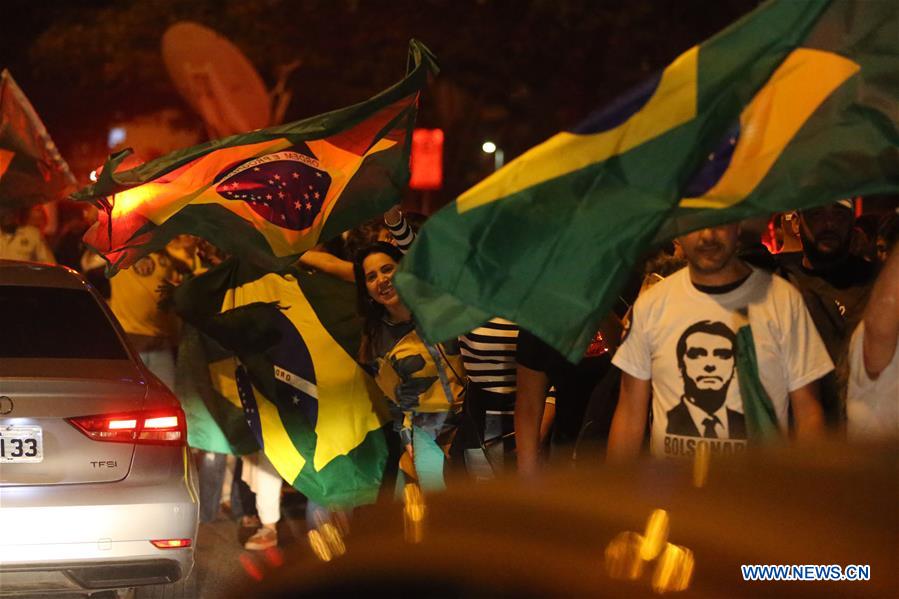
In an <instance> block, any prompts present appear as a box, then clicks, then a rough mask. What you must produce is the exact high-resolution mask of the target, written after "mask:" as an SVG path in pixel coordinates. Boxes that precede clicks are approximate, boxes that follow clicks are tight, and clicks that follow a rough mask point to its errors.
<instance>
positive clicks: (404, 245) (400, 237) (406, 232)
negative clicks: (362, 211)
mask: <svg viewBox="0 0 899 599" xmlns="http://www.w3.org/2000/svg"><path fill="white" fill-rule="evenodd" d="M384 226H386V227H387V230H388V231H390V234H391V235H393V238H394V239H395V240H396V247H398V248H399V249H400V251H401V252H403V253H404V254H405V253H406V252H408V251H409V248H410V247H411V246H412V242H413V241H415V231H413V230H412V227H410V226H409V223H408V221H406V218H405V217H404V216H402V215H401V216H400V222H398V223H396V224H395V225H388V224H387V221H384Z"/></svg>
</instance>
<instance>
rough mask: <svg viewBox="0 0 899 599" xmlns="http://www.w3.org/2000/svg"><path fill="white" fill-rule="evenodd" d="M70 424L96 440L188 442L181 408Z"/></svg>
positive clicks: (84, 419) (91, 418)
mask: <svg viewBox="0 0 899 599" xmlns="http://www.w3.org/2000/svg"><path fill="white" fill-rule="evenodd" d="M68 421H69V422H70V423H71V424H72V425H73V426H75V428H77V429H78V430H80V431H81V432H82V433H84V434H85V435H87V436H88V437H90V438H91V439H94V440H95V441H110V442H113V443H147V444H153V445H182V444H184V443H186V442H187V429H186V428H185V424H184V412H183V411H182V410H181V408H180V407H171V408H164V409H159V410H147V411H143V412H128V413H124V414H98V415H95V416H78V417H76V418H69V419H68Z"/></svg>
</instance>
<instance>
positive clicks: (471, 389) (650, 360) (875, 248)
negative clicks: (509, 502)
mask: <svg viewBox="0 0 899 599" xmlns="http://www.w3.org/2000/svg"><path fill="white" fill-rule="evenodd" d="M896 204H897V203H896V201H895V199H894V200H893V201H892V204H891V207H890V208H889V209H888V210H887V211H885V212H881V213H879V214H865V215H863V216H861V217H858V215H857V211H856V205H855V201H854V200H848V199H847V200H841V201H839V202H836V203H833V204H830V205H827V206H822V207H819V208H813V209H808V210H802V211H798V212H787V213H780V214H776V215H774V216H773V217H772V219H771V221H770V223H769V227H768V230H767V231H766V232H765V234H764V236H763V237H764V242H765V243H764V244H763V243H762V241H763V240H762V239H761V238H760V235H759V233H758V232H757V231H750V230H744V229H742V228H741V226H740V225H739V224H731V225H725V226H720V227H714V228H708V229H702V230H699V231H694V232H691V233H688V234H686V235H683V236H681V237H679V238H677V239H675V240H674V241H673V242H672V243H671V244H670V245H669V246H668V247H665V248H662V249H661V250H658V251H657V252H655V253H654V254H653V255H651V256H648V257H647V259H646V260H645V262H644V263H643V264H641V265H640V267H639V269H638V271H637V272H635V273H634V277H633V281H632V282H631V283H629V285H628V286H627V287H626V288H625V289H624V290H623V291H622V292H621V297H620V302H619V303H618V305H616V307H615V308H614V309H613V310H612V311H611V312H609V314H607V315H606V316H605V317H604V318H603V319H602V320H601V322H600V323H598V324H597V325H596V331H595V332H594V334H593V336H592V341H591V343H590V344H589V346H588V347H587V348H586V350H585V352H584V355H583V357H582V359H581V360H580V361H579V362H578V363H577V364H572V363H570V362H568V361H567V360H565V359H564V358H563V357H562V355H561V354H559V353H558V352H557V351H556V350H554V349H553V348H552V347H550V346H549V345H547V344H546V343H544V342H543V341H541V340H540V339H539V338H537V337H536V336H534V335H532V334H530V333H529V332H528V331H526V330H520V329H519V327H518V325H517V324H515V323H513V322H510V321H509V320H506V319H503V318H498V317H497V318H494V319H492V320H490V321H489V322H486V323H484V324H483V325H482V326H481V327H479V328H477V329H475V330H473V331H471V332H469V333H468V334H466V335H463V336H462V337H460V338H459V339H456V340H451V341H447V342H444V343H439V344H429V343H427V342H425V341H424V339H423V337H422V336H421V335H420V333H419V331H418V329H417V327H416V323H415V320H414V318H413V315H412V314H411V313H410V311H409V309H408V308H407V307H406V306H405V305H404V303H403V301H402V298H401V297H400V296H399V294H398V293H397V291H396V289H395V288H394V286H393V284H392V279H393V275H394V273H395V272H396V270H397V267H398V265H399V263H400V262H401V261H402V259H403V255H404V253H405V252H406V251H407V250H408V249H409V247H410V246H411V245H412V244H413V243H414V239H415V235H416V230H417V229H418V227H419V226H420V225H421V222H422V221H423V220H424V217H422V216H420V215H416V214H407V215H403V214H402V213H401V212H400V211H399V209H398V208H394V209H391V210H390V211H389V212H388V213H386V214H385V215H384V218H383V219H376V220H374V221H371V222H369V223H366V224H365V225H363V226H361V227H359V228H357V229H355V230H353V231H350V232H348V233H346V234H344V235H343V236H341V237H340V238H338V239H335V240H331V241H329V242H327V243H324V244H322V245H321V246H319V247H317V248H316V249H315V250H313V251H310V252H307V253H306V254H304V255H303V256H302V257H301V258H300V265H301V266H302V267H303V268H305V269H307V270H309V271H315V272H319V273H321V276H334V277H338V278H340V279H343V280H346V281H351V282H354V283H355V285H356V289H357V300H358V301H357V304H358V312H359V316H360V318H361V323H362V324H361V327H362V343H361V346H360V347H359V351H358V356H356V357H357V359H358V361H359V363H360V364H361V365H362V366H363V367H364V368H365V369H366V370H367V371H368V372H369V373H370V374H371V375H372V376H373V378H374V380H375V382H376V383H377V385H378V387H379V389H380V390H381V392H382V394H383V396H384V397H385V398H386V399H387V401H388V405H389V406H390V407H391V413H392V415H393V418H394V424H393V425H392V427H389V428H388V429H386V431H387V432H386V433H385V434H387V435H388V436H389V437H390V441H392V443H391V445H392V446H393V447H394V448H395V450H394V452H393V455H392V456H391V460H393V461H395V462H396V463H395V466H396V469H397V475H396V477H395V478H390V479H389V481H388V483H387V484H388V485H391V486H395V490H394V488H391V493H393V492H399V491H400V490H401V489H402V487H403V485H404V483H405V482H408V481H409V480H410V479H414V480H415V481H417V482H418V484H419V485H420V486H421V488H422V489H423V490H424V491H425V492H434V491H439V490H440V489H443V488H444V487H445V485H446V484H447V479H448V476H447V475H448V474H449V473H450V472H454V471H455V472H459V473H461V474H462V475H463V477H464V476H465V475H467V477H469V478H477V479H482V478H490V477H492V476H494V475H496V474H498V473H501V472H503V471H512V470H513V469H515V468H517V471H518V472H519V473H521V474H522V475H525V476H530V475H534V474H536V473H537V472H539V471H540V470H541V469H542V468H545V467H546V465H545V462H546V461H547V456H548V457H549V458H551V459H552V461H553V462H564V463H571V462H575V463H578V462H591V461H603V460H613V461H626V460H629V459H633V458H635V457H637V456H639V455H640V454H641V453H643V452H644V451H648V452H649V453H650V454H651V455H653V456H657V457H661V458H679V457H690V456H693V455H694V454H695V453H696V452H697V451H698V449H699V447H700V446H702V445H705V446H707V447H708V449H709V450H710V451H711V454H712V455H732V454H736V453H739V452H742V451H745V450H746V449H747V448H748V447H749V446H751V445H752V444H753V443H757V442H766V441H770V440H776V439H789V438H795V439H797V440H803V439H811V438H816V437H820V436H822V435H825V434H828V433H831V434H834V435H846V434H848V436H849V437H850V438H851V439H857V440H866V439H873V438H878V437H881V436H896V435H899V357H897V355H899V352H897V351H896V349H897V337H899V307H897V301H899V251H896V250H895V246H896V241H897V236H899V215H897V212H896V210H897V207H896ZM887 205H890V204H887ZM62 213H63V212H61V214H62ZM64 214H66V215H68V218H64V219H60V222H59V223H57V226H56V230H55V231H54V232H52V234H51V235H45V232H47V231H48V228H47V218H46V213H45V211H43V209H42V207H40V206H38V207H35V208H33V209H31V210H29V211H23V212H21V213H18V214H7V215H5V216H4V217H3V220H2V222H0V258H3V259H14V260H30V261H37V262H55V261H56V260H57V259H58V261H59V262H60V263H62V264H65V265H67V266H69V267H72V268H74V269H76V270H79V271H82V272H85V273H86V274H87V275H88V277H89V278H90V280H91V281H92V282H94V284H95V285H96V286H97V287H98V289H100V290H101V292H102V293H103V294H104V295H105V296H106V297H107V298H109V302H110V307H111V309H112V311H113V313H114V314H115V315H116V317H117V318H118V319H119V321H120V323H121V324H122V327H123V329H124V331H125V332H126V333H127V335H128V337H129V340H130V342H131V343H132V345H133V347H134V348H135V350H136V351H138V352H139V353H140V356H141V358H142V359H143V360H144V362H145V363H146V365H147V366H148V368H150V370H151V371H153V372H154V373H155V374H156V375H157V376H158V377H159V378H160V379H161V380H162V381H163V382H165V383H166V384H167V385H168V386H169V387H170V388H172V389H173V390H176V392H178V390H180V389H182V388H183V384H179V381H178V380H177V378H178V377H176V372H177V371H178V368H177V362H176V360H177V359H178V357H177V355H178V353H179V349H178V348H179V343H180V340H182V339H183V338H184V337H185V333H184V330H183V329H182V326H181V324H180V323H179V322H178V319H177V318H176V317H175V315H174V313H173V312H172V310H171V308H170V307H168V306H167V305H166V294H165V289H166V287H167V286H170V285H177V284H178V283H179V282H180V281H181V280H183V278H184V277H190V276H194V275H197V274H200V273H202V272H203V271H204V270H206V269H207V268H209V267H211V266H213V265H214V264H216V263H217V262H219V261H220V260H221V256H220V255H219V253H218V252H217V251H216V250H215V248H211V247H210V246H209V245H208V244H206V243H205V242H202V241H201V240H197V239H196V238H193V237H191V236H180V237H178V238H176V239H174V240H173V241H172V242H170V243H169V244H168V246H167V247H166V248H165V249H164V250H161V251H158V252H153V253H151V254H149V255H148V256H146V257H144V258H142V259H141V260H140V261H138V262H137V263H136V264H135V265H134V266H133V267H132V268H130V269H127V270H124V271H122V272H120V273H119V274H117V275H116V276H115V277H113V278H112V279H111V280H110V281H108V282H107V281H106V280H105V279H104V278H103V277H102V274H101V273H102V266H103V264H102V260H100V259H99V258H98V256H97V255H96V254H94V253H93V252H92V251H91V250H89V249H88V248H84V247H83V246H82V245H81V244H80V239H81V235H82V234H83V233H84V231H85V230H86V228H87V227H88V225H89V224H90V222H91V216H92V215H91V213H90V209H82V208H81V207H80V206H79V207H77V209H75V208H73V207H71V206H70V207H68V209H67V211H65V212H64ZM54 254H55V257H54ZM591 332H592V331H591ZM197 457H198V460H199V463H200V466H201V467H200V472H201V479H202V480H201V491H202V493H201V502H202V503H203V508H202V512H201V513H202V517H203V519H205V520H210V519H213V518H215V517H217V515H218V510H219V504H220V503H224V504H228V505H230V510H231V513H232V514H234V515H236V516H240V517H242V521H243V522H244V524H246V525H248V526H251V527H253V528H255V529H256V530H255V534H253V535H252V536H251V537H250V539H249V540H248V541H247V542H246V547H247V548H248V549H265V548H268V547H272V546H274V545H276V544H277V533H276V524H277V522H278V520H279V518H280V510H279V508H278V501H279V498H280V494H281V485H282V481H281V479H280V477H279V476H278V474H277V472H276V471H275V469H274V468H273V467H272V466H271V463H270V462H268V460H267V459H266V458H265V456H264V454H261V453H260V454H257V455H253V456H249V457H245V458H244V459H243V460H237V462H234V460H233V459H232V460H231V461H230V462H229V460H227V459H226V458H225V456H223V455H216V454H203V453H198V456H197ZM235 468H236V472H235ZM223 482H224V492H223ZM244 483H247V485H248V487H249V488H248V487H247V486H244ZM249 489H252V490H253V491H255V493H256V497H255V499H254V498H253V496H252V494H251V493H249ZM232 490H233V491H232ZM323 509H326V506H315V505H312V504H310V509H309V514H310V516H309V517H310V519H314V518H315V517H317V516H315V514H316V513H319V514H320V513H321V511H322V510H323Z"/></svg>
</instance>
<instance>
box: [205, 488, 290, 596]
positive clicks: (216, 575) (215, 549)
mask: <svg viewBox="0 0 899 599" xmlns="http://www.w3.org/2000/svg"><path fill="white" fill-rule="evenodd" d="M281 509H282V514H283V515H282V518H281V521H280V522H279V523H278V545H279V547H278V548H279V550H281V549H287V548H290V547H292V546H294V545H295V544H296V543H298V542H299V543H305V542H306V538H305V532H306V522H305V519H304V509H305V504H304V503H303V502H302V499H301V498H300V497H299V496H298V495H296V494H287V495H285V496H284V500H283V502H282V508H281ZM252 533H253V531H252V530H249V529H243V530H242V529H240V527H239V526H238V523H237V522H236V521H234V520H230V519H219V520H216V521H215V522H211V523H209V524H200V533H199V536H198V539H197V553H196V556H197V565H196V568H195V572H194V576H195V577H196V580H195V581H194V584H195V588H196V597H197V599H219V598H222V597H227V596H228V593H229V592H233V591H234V590H235V589H237V588H239V587H241V586H242V585H244V584H246V583H248V582H252V581H253V579H254V575H255V576H259V575H260V574H261V572H263V571H264V570H265V563H266V561H268V562H269V563H270V564H271V565H275V564H276V563H277V561H278V560H279V559H280V558H281V553H280V551H274V550H270V551H246V550H244V549H243V542H244V541H245V540H246V539H247V537H249V536H250V535H251V534H252ZM192 586H193V585H192Z"/></svg>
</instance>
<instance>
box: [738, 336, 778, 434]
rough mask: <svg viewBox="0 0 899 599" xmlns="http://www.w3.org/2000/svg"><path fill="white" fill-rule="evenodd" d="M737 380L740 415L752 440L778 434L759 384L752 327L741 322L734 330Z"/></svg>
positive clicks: (769, 407)
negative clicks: (741, 405)
mask: <svg viewBox="0 0 899 599" xmlns="http://www.w3.org/2000/svg"><path fill="white" fill-rule="evenodd" d="M735 346H736V360H737V382H738V383H739V385H740V397H741V398H742V400H743V415H744V416H745V418H746V432H747V434H748V436H749V439H750V440H751V441H753V442H758V441H765V440H766V439H773V438H779V437H780V428H779V427H778V426H777V412H775V411H774V404H773V403H772V402H771V398H770V397H769V396H768V392H767V391H765V387H764V386H762V380H761V378H760V377H759V363H758V358H757V357H756V354H755V341H754V340H753V338H752V328H751V327H750V326H749V324H745V325H743V326H742V327H740V330H738V331H737V341H736V344H735Z"/></svg>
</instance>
